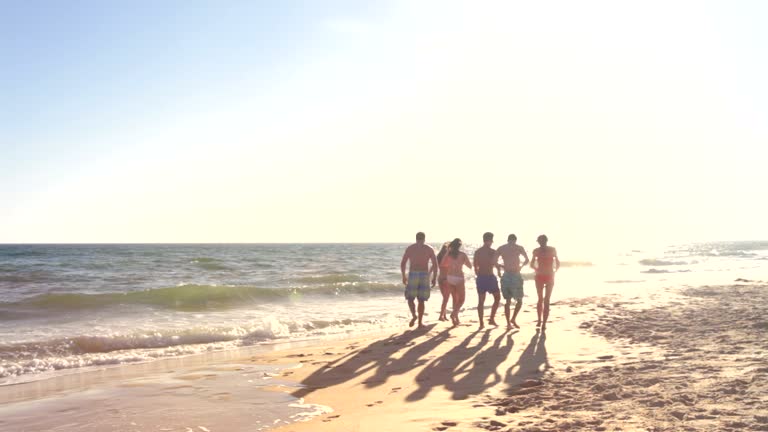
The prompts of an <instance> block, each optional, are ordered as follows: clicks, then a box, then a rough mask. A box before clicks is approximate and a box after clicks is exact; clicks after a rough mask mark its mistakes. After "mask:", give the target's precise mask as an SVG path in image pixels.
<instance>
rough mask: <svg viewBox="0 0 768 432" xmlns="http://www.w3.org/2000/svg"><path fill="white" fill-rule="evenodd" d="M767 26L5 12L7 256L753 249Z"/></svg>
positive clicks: (188, 9)
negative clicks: (418, 237)
mask: <svg viewBox="0 0 768 432" xmlns="http://www.w3.org/2000/svg"><path fill="white" fill-rule="evenodd" d="M303 3H309V5H307V4H303ZM766 22H768V2H763V1H753V2H748V1H728V2H726V1H721V2H705V1H644V2H616V1H580V2H573V1H560V2H512V1H498V2H493V1H482V2H476V1H391V2H386V1H377V2H370V3H365V2H361V1H324V2H283V1H280V2H277V1H276V2H254V1H243V2H237V1H231V2H224V3H222V2H215V1H186V0H185V1H181V0H179V1H170V0H169V1H163V2H155V1H131V2H101V1H79V2H66V3H62V2H57V1H36V2H27V1H18V2H15V1H5V2H3V3H2V5H0V61H1V62H2V67H0V198H1V199H0V242H4V243H19V242H20V243H25V242H76V243H87V242H400V241H403V242H405V241H411V240H412V239H413V236H414V234H415V232H416V231H420V230H421V231H425V232H426V233H427V240H428V241H431V242H442V241H445V240H450V239H452V238H454V237H462V238H465V239H466V241H475V240H478V241H479V239H480V237H481V236H482V233H483V232H484V231H493V232H495V233H497V243H498V242H501V241H503V239H505V238H506V235H507V234H508V233H511V232H514V233H517V234H518V236H519V237H520V238H521V239H523V240H524V243H525V244H527V245H533V243H534V242H533V240H534V239H535V236H536V235H538V234H540V233H546V234H548V235H549V237H550V239H551V241H552V243H553V244H558V243H567V244H569V245H577V244H578V242H585V241H586V242H590V243H591V244H595V245H596V244H606V243H610V242H614V243H621V244H628V245H629V244H634V243H638V242H663V243H673V242H684V241H692V240H693V241H696V240H698V241H708V240H748V239H768V228H767V227H766V221H767V220H768V203H767V200H766V199H765V196H766V193H765V192H764V191H763V188H764V187H765V186H766V185H768V174H766V172H767V171H766V169H765V167H764V165H765V163H766V162H767V161H768V158H766V157H765V152H766V150H765V147H766V145H767V144H768V121H766V119H768V80H766V78H765V77H767V76H768V55H766V46H768V27H766V26H765V23H766ZM558 240H560V242H558ZM629 247H630V248H631V246H629Z"/></svg>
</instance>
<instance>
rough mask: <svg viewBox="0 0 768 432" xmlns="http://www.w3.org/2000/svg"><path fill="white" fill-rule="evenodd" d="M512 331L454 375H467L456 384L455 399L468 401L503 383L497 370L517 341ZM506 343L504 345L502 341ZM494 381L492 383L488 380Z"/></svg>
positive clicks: (501, 336)
mask: <svg viewBox="0 0 768 432" xmlns="http://www.w3.org/2000/svg"><path fill="white" fill-rule="evenodd" d="M516 332H517V330H515V331H514V332H512V329H507V330H506V331H504V333H502V334H501V335H499V337H497V338H496V340H495V341H494V342H493V345H491V346H490V347H489V348H486V349H484V350H482V351H480V352H479V353H478V354H477V355H476V356H475V357H474V358H473V359H472V361H471V362H467V363H464V365H463V366H462V367H461V368H459V369H458V370H457V371H456V373H455V374H454V375H460V374H462V373H464V372H466V374H465V375H464V376H463V377H461V378H460V379H459V380H458V381H456V383H455V386H454V387H455V389H454V391H453V399H466V398H467V397H469V396H470V395H474V394H480V393H482V392H483V391H485V390H486V389H488V388H490V387H493V386H494V385H496V384H498V383H500V382H501V374H499V372H498V371H497V370H496V368H497V367H498V366H499V365H500V364H501V363H502V362H503V361H504V360H505V359H506V358H507V356H509V353H510V352H512V347H513V346H514V345H515V341H514V340H513V339H512V335H513V334H514V333H516ZM505 339H506V343H505V344H503V345H502V341H504V340H505ZM489 377H491V378H492V379H491V380H490V382H489V381H488V378H489Z"/></svg>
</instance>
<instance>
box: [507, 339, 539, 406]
mask: <svg viewBox="0 0 768 432" xmlns="http://www.w3.org/2000/svg"><path fill="white" fill-rule="evenodd" d="M546 341H547V334H546V332H544V331H540V330H539V329H536V333H535V334H534V335H533V337H532V338H531V341H530V342H529V343H528V346H527V347H526V348H525V350H524V351H523V353H522V354H520V358H519V359H518V360H517V363H515V364H513V365H512V366H510V367H509V369H507V373H506V376H505V379H504V381H505V382H506V383H507V391H508V392H513V391H514V390H516V389H517V387H518V386H519V385H520V384H521V383H522V382H524V381H526V380H539V379H541V377H542V376H544V373H545V372H546V371H547V370H548V369H549V368H550V365H549V358H548V357H547V346H546ZM515 368H517V370H515ZM513 370H515V372H514V373H512V371H513Z"/></svg>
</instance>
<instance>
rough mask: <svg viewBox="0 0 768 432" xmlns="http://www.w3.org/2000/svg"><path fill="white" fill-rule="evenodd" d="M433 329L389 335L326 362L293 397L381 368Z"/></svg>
mask: <svg viewBox="0 0 768 432" xmlns="http://www.w3.org/2000/svg"><path fill="white" fill-rule="evenodd" d="M434 327H435V324H431V325H427V326H424V327H419V328H416V329H414V330H409V331H406V332H405V333H403V334H397V335H391V336H389V337H387V338H386V339H381V340H378V341H376V342H373V343H372V344H370V345H368V346H366V347H364V348H361V349H359V350H356V351H352V352H350V353H348V354H347V355H345V356H343V357H340V358H338V359H336V360H334V361H332V362H329V363H328V364H326V365H324V366H323V367H321V368H319V369H318V370H316V371H314V372H312V374H310V375H309V376H307V377H306V378H304V379H303V380H302V381H301V384H302V385H303V387H302V388H300V389H298V390H296V391H294V392H293V393H292V395H293V396H295V397H297V398H302V397H305V396H306V395H308V394H310V393H312V392H313V391H315V390H317V389H321V388H325V387H330V386H333V385H336V384H341V383H343V382H346V381H349V380H351V379H353V378H355V377H357V376H359V375H362V374H364V373H366V372H369V371H371V370H373V369H375V368H377V367H382V366H384V365H386V364H387V362H389V359H390V357H391V356H392V355H393V354H395V353H396V352H398V351H400V350H401V349H403V348H404V347H406V346H407V344H408V343H409V342H411V341H413V340H414V339H416V338H418V337H420V336H424V335H426V334H427V333H429V331H430V330H431V329H432V328H434Z"/></svg>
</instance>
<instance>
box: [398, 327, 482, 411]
mask: <svg viewBox="0 0 768 432" xmlns="http://www.w3.org/2000/svg"><path fill="white" fill-rule="evenodd" d="M478 333H480V331H479V330H475V331H474V332H472V333H470V334H469V336H467V337H466V338H464V340H463V341H461V343H460V344H458V345H456V346H455V347H453V348H451V349H450V350H449V351H448V352H446V353H445V354H443V355H442V356H441V357H438V358H436V359H434V360H432V361H431V362H430V363H429V364H427V365H426V366H424V368H423V369H422V370H421V371H420V372H419V374H418V375H416V378H415V379H416V384H417V385H418V387H417V388H416V390H414V391H413V392H411V393H410V394H409V395H408V396H406V398H405V400H406V401H408V402H415V401H418V400H421V399H424V398H425V397H426V396H427V395H428V394H429V392H430V391H431V390H432V389H433V388H435V387H437V386H440V385H443V386H445V387H446V388H450V387H451V386H452V385H453V377H454V371H455V370H456V369H458V368H459V366H460V365H461V363H462V362H464V361H465V360H466V359H468V358H471V357H472V356H473V355H475V353H477V352H478V351H479V350H480V349H481V348H482V347H483V346H484V345H485V344H487V343H488V340H489V339H490V336H489V335H490V332H484V334H483V337H482V338H481V339H480V341H479V342H478V343H477V344H476V345H474V346H472V347H470V346H469V345H470V342H472V340H473V339H474V338H475V336H477V334H478Z"/></svg>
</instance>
